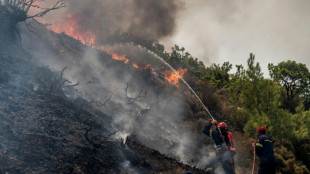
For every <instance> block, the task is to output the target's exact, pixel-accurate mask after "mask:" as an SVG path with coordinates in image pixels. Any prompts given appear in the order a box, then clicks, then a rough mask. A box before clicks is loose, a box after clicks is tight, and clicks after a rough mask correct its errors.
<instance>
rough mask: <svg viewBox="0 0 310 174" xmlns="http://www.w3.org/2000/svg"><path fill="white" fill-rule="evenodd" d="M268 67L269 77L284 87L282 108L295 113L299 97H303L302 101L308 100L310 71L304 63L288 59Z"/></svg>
mask: <svg viewBox="0 0 310 174" xmlns="http://www.w3.org/2000/svg"><path fill="white" fill-rule="evenodd" d="M268 69H269V72H270V76H271V78H273V79H274V80H275V81H276V82H278V83H279V84H281V85H282V86H283V87H284V90H285V93H284V101H283V107H284V108H286V109H288V110H289V111H290V112H292V113H295V112H296V107H297V106H298V104H299V99H300V97H303V98H304V103H307V102H309V98H308V97H309V95H308V94H309V88H310V73H309V70H308V68H307V67H306V65H305V64H301V63H296V62H295V61H290V60H289V61H286V62H281V63H279V64H278V65H273V64H269V65H268Z"/></svg>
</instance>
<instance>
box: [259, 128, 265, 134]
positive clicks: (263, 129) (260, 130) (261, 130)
mask: <svg viewBox="0 0 310 174" xmlns="http://www.w3.org/2000/svg"><path fill="white" fill-rule="evenodd" d="M257 132H258V133H259V134H266V128H265V127H263V126H261V127H259V128H258V129H257Z"/></svg>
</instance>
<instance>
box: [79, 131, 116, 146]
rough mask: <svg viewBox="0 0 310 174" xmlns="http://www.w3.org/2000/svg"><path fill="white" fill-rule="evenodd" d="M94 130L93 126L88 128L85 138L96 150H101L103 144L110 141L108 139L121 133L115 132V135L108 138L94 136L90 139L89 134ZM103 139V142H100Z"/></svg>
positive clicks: (112, 134) (111, 134) (109, 135)
mask: <svg viewBox="0 0 310 174" xmlns="http://www.w3.org/2000/svg"><path fill="white" fill-rule="evenodd" d="M92 130H93V127H92V126H89V127H88V128H86V132H85V134H84V136H85V139H86V140H87V142H89V143H90V144H91V145H92V146H94V147H95V148H100V147H102V144H103V143H104V142H106V141H109V140H108V139H109V138H110V137H111V136H114V135H115V134H116V133H117V132H119V131H118V130H117V131H114V132H113V133H110V134H108V135H107V136H101V135H97V136H92V137H89V132H90V131H92ZM100 139H101V140H100ZM96 141H97V142H96Z"/></svg>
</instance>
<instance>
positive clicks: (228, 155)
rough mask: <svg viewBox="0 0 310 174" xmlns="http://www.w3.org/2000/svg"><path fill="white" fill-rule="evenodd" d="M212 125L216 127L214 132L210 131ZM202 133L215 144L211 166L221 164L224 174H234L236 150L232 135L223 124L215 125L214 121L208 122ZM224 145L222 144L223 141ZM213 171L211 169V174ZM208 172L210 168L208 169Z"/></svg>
mask: <svg viewBox="0 0 310 174" xmlns="http://www.w3.org/2000/svg"><path fill="white" fill-rule="evenodd" d="M212 125H214V126H216V130H215V131H213V130H212V129H211V127H212ZM203 133H204V134H206V135H207V136H210V137H212V139H213V140H214V143H215V149H216V158H215V159H213V160H212V162H211V163H212V164H211V165H212V166H217V165H216V163H221V165H222V167H223V169H224V171H225V173H226V174H234V173H235V163H234V155H235V154H236V149H235V147H234V141H233V137H232V133H231V132H230V131H228V130H227V126H226V124H225V122H221V123H219V124H218V123H217V121H216V120H210V122H209V123H208V124H207V126H206V127H205V128H204V129H203ZM223 140H224V141H225V143H224V141H223ZM213 170H214V169H211V172H212V171H213ZM208 171H210V168H209V169H208Z"/></svg>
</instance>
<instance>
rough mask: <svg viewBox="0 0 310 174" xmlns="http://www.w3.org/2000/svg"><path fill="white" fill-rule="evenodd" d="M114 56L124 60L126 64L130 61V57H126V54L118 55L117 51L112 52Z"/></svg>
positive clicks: (116, 58)
mask: <svg viewBox="0 0 310 174" xmlns="http://www.w3.org/2000/svg"><path fill="white" fill-rule="evenodd" d="M112 58H113V59H115V60H119V61H122V62H124V63H125V64H127V63H129V59H127V58H126V55H118V54H116V53H113V54H112Z"/></svg>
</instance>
